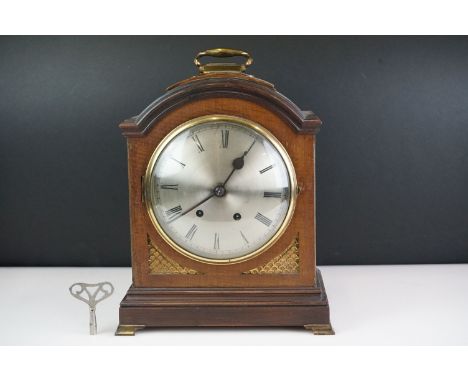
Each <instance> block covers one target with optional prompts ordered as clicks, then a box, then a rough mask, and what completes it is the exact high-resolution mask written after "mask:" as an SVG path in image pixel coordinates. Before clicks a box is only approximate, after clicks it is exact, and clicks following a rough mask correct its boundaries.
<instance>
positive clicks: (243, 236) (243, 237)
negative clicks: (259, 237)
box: [239, 231, 249, 244]
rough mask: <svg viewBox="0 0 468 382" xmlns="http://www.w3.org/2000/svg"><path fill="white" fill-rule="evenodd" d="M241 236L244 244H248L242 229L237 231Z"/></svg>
mask: <svg viewBox="0 0 468 382" xmlns="http://www.w3.org/2000/svg"><path fill="white" fill-rule="evenodd" d="M239 232H240V234H241V236H242V239H244V241H245V244H249V241H248V240H247V238H246V237H245V235H244V234H243V233H242V231H239Z"/></svg>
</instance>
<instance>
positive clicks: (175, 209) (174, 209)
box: [164, 205, 182, 219]
mask: <svg viewBox="0 0 468 382" xmlns="http://www.w3.org/2000/svg"><path fill="white" fill-rule="evenodd" d="M181 211H182V207H181V206H180V205H178V206H175V207H172V208H171V209H170V210H167V211H165V212H164V213H165V214H166V216H167V217H168V218H169V219H172V218H174V217H175V216H177V215H178V214H180V213H181Z"/></svg>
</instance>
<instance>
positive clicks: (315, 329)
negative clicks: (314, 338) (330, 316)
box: [304, 324, 335, 335]
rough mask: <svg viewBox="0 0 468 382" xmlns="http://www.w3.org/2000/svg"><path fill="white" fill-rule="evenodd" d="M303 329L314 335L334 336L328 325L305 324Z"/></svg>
mask: <svg viewBox="0 0 468 382" xmlns="http://www.w3.org/2000/svg"><path fill="white" fill-rule="evenodd" d="M304 328H306V329H307V330H311V331H312V333H313V334H315V335H334V334H335V331H334V330H333V328H332V326H331V325H330V324H307V325H304Z"/></svg>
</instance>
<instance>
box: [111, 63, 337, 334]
mask: <svg viewBox="0 0 468 382" xmlns="http://www.w3.org/2000/svg"><path fill="white" fill-rule="evenodd" d="M212 114H222V115H229V116H236V117H241V118H245V119H248V120H251V121H253V122H256V123H257V124H260V125H262V126H263V127H265V128H266V129H268V130H269V131H270V132H271V133H273V135H275V136H276V138H277V139H278V140H279V141H280V142H281V143H282V145H283V146H284V147H285V148H286V150H287V152H288V154H289V156H290V158H291V160H292V162H293V165H294V168H295V171H296V177H297V182H298V196H297V202H296V208H295V212H294V215H293V217H292V220H291V222H290V224H289V226H288V227H287V229H286V231H285V232H284V233H283V234H282V236H281V237H280V238H279V239H278V240H277V241H276V242H275V244H274V245H272V246H271V247H270V248H268V249H267V250H266V251H264V252H263V253H261V254H260V255H258V256H255V257H253V258H250V259H248V260H246V261H242V262H239V263H235V264H208V263H202V262H199V261H196V260H194V259H191V258H188V257H186V256H184V255H183V254H181V253H179V252H177V251H176V250H175V249H173V248H172V247H171V246H170V245H168V243H166V241H165V240H164V239H163V238H162V237H161V236H159V234H158V232H157V231H156V229H155V228H154V226H153V224H152V222H151V220H150V218H149V216H148V212H147V208H146V205H145V195H144V188H143V176H144V174H145V171H146V168H147V165H148V162H149V160H150V157H151V155H152V153H153V151H154V150H155V148H156V147H157V145H158V144H159V142H160V141H161V140H162V139H163V138H164V137H165V136H166V135H167V134H168V133H170V132H171V131H172V130H173V129H174V128H176V127H177V126H179V125H180V124H182V123H184V122H186V121H188V120H191V119H194V118H197V117H201V116H207V115H212ZM320 125H321V121H320V119H319V118H318V117H317V116H316V115H315V114H314V113H312V112H310V111H301V110H300V109H299V108H298V107H297V106H296V105H295V104H293V103H292V102H291V101H290V100H289V99H288V98H286V97H285V96H283V95H282V94H280V93H279V92H277V91H276V90H275V88H274V86H273V85H272V84H270V83H268V82H266V81H263V80H260V79H257V78H255V77H252V76H249V75H246V74H243V73H240V72H215V73H208V74H200V75H197V76H194V77H191V78H189V79H187V80H184V81H181V82H179V83H177V84H175V85H172V86H171V87H169V88H168V89H167V91H166V93H165V94H164V95H163V96H161V97H160V98H158V99H157V100H155V101H154V102H153V103H152V104H151V105H149V106H148V107H147V108H146V109H145V110H144V111H143V112H142V113H141V114H140V115H138V116H136V117H133V118H130V119H128V120H125V121H124V122H122V123H121V124H120V128H121V130H122V133H123V135H124V136H125V137H126V138H127V148H128V176H129V198H130V220H131V252H132V272H133V284H132V286H131V287H130V289H129V290H128V292H127V294H126V296H125V297H124V299H123V300H122V302H121V304H120V310H119V318H120V324H119V327H118V329H117V331H116V334H117V335H133V334H134V333H135V331H136V330H139V329H143V328H145V327H181V326H222V327H232V326H236V327H238V326H303V327H305V328H306V329H310V330H312V332H313V333H315V334H333V329H332V327H331V325H330V317H329V306H328V300H327V295H326V292H325V287H324V284H323V281H322V278H321V275H320V271H319V270H318V269H317V268H316V260H315V259H316V257H315V256H316V250H315V141H316V134H317V132H318V130H319V127H320Z"/></svg>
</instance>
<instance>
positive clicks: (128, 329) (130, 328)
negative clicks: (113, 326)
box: [115, 325, 145, 336]
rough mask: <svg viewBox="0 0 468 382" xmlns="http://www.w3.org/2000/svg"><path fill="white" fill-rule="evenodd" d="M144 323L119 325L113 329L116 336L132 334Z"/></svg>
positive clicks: (143, 326) (142, 327) (142, 326)
mask: <svg viewBox="0 0 468 382" xmlns="http://www.w3.org/2000/svg"><path fill="white" fill-rule="evenodd" d="M144 328H145V325H119V327H118V328H117V330H116V331H115V335H116V336H134V335H135V332H136V331H137V330H141V329H144Z"/></svg>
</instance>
